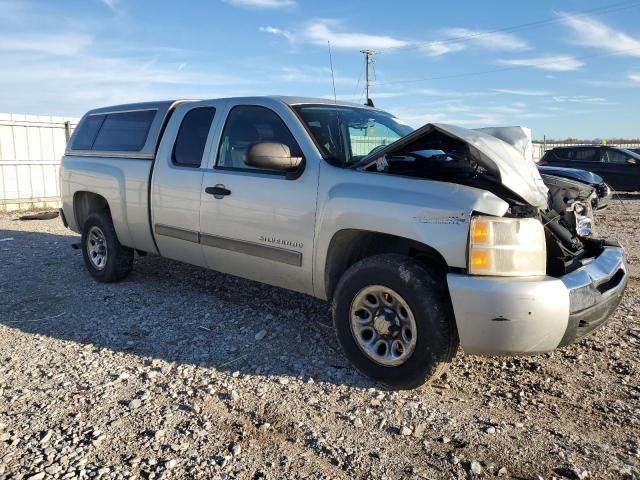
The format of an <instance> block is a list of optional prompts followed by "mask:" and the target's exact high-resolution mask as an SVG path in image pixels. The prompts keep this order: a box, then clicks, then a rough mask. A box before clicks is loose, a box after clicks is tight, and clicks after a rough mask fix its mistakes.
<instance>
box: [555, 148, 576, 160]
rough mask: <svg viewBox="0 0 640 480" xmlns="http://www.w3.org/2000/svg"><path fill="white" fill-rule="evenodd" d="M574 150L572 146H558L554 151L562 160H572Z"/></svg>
mask: <svg viewBox="0 0 640 480" xmlns="http://www.w3.org/2000/svg"><path fill="white" fill-rule="evenodd" d="M573 152H574V151H573V150H571V149H570V148H558V149H555V150H554V151H553V154H554V155H555V157H556V158H558V159H560V160H571V159H572V158H573V155H572V154H573Z"/></svg>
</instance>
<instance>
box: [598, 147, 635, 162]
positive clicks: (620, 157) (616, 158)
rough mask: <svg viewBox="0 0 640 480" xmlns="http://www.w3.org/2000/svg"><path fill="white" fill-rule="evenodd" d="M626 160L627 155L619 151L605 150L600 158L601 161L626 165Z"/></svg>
mask: <svg viewBox="0 0 640 480" xmlns="http://www.w3.org/2000/svg"><path fill="white" fill-rule="evenodd" d="M628 158H629V155H625V154H624V152H621V151H620V150H613V149H611V148H607V149H605V151H604V155H603V156H602V161H603V162H610V163H627V159H628Z"/></svg>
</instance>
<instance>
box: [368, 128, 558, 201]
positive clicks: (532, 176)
mask: <svg viewBox="0 0 640 480" xmlns="http://www.w3.org/2000/svg"><path fill="white" fill-rule="evenodd" d="M434 131H439V132H441V133H443V134H445V135H447V136H449V137H452V138H455V139H458V140H461V141H463V142H465V143H466V144H467V145H468V146H469V152H470V154H471V156H472V157H473V158H474V159H475V160H476V161H477V162H478V163H479V164H480V165H482V166H483V167H484V168H486V169H487V170H489V171H490V172H491V173H493V174H495V175H496V176H497V177H498V178H499V179H500V182H501V183H502V185H504V186H505V187H506V188H508V189H509V190H511V191H512V192H514V193H515V194H517V195H519V196H520V197H521V198H522V199H523V200H525V201H526V202H528V203H529V204H531V205H532V206H534V207H537V208H541V209H546V208H548V201H547V198H548V193H549V189H548V188H547V187H546V185H545V184H544V182H543V180H542V177H540V173H539V172H538V169H537V168H536V165H535V163H534V162H533V161H531V160H529V159H527V158H525V155H524V153H523V152H521V151H519V150H518V149H517V148H515V147H514V146H513V145H510V144H509V143H507V142H505V141H503V140H500V139H499V138H497V137H495V136H492V135H489V134H487V133H484V132H482V131H478V130H469V129H466V128H462V127H457V126H455V125H446V124H442V123H428V124H426V125H424V126H422V127H420V128H419V129H417V130H415V131H413V132H411V133H410V134H409V135H405V136H404V137H402V138H400V139H399V140H397V141H395V142H393V143H392V144H390V145H387V146H386V147H384V148H382V149H380V150H378V151H377V152H375V153H374V154H373V155H369V156H367V157H365V158H364V159H362V160H361V161H360V162H358V164H357V165H356V167H365V166H368V165H371V164H372V163H373V162H374V161H375V160H377V159H379V158H381V157H383V156H384V155H388V154H392V153H393V152H394V151H398V150H401V149H403V148H404V147H407V146H409V145H410V144H411V143H412V142H415V141H416V140H418V139H420V138H421V137H423V136H425V135H428V134H430V133H432V132H434Z"/></svg>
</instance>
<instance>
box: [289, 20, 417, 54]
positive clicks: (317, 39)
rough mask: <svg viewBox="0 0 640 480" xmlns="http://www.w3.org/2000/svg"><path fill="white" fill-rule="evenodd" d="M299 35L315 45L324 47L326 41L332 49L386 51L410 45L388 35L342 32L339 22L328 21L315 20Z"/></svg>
mask: <svg viewBox="0 0 640 480" xmlns="http://www.w3.org/2000/svg"><path fill="white" fill-rule="evenodd" d="M301 33H302V35H303V36H304V37H305V38H306V39H307V40H308V41H310V42H311V43H313V44H315V45H326V44H327V41H329V42H331V46H332V47H334V48H351V49H358V48H371V49H374V50H377V49H380V50H387V49H394V48H401V47H407V46H409V45H411V42H409V41H406V40H400V39H398V38H394V37H391V36H388V35H370V34H367V33H356V32H351V31H344V29H343V28H341V25H340V22H339V21H336V20H328V19H323V20H316V21H314V22H312V23H310V24H309V25H307V27H306V28H305V29H304V30H303V31H302V32H301Z"/></svg>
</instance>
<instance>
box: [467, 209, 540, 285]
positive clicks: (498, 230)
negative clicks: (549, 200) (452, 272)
mask: <svg viewBox="0 0 640 480" xmlns="http://www.w3.org/2000/svg"><path fill="white" fill-rule="evenodd" d="M546 266H547V246H546V240H545V237H544V227H543V226H542V223H540V221H539V220H537V219H535V218H504V217H489V216H476V217H472V218H471V226H470V232H469V269H468V270H469V273H470V274H472V275H500V276H539V275H545V273H546Z"/></svg>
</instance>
